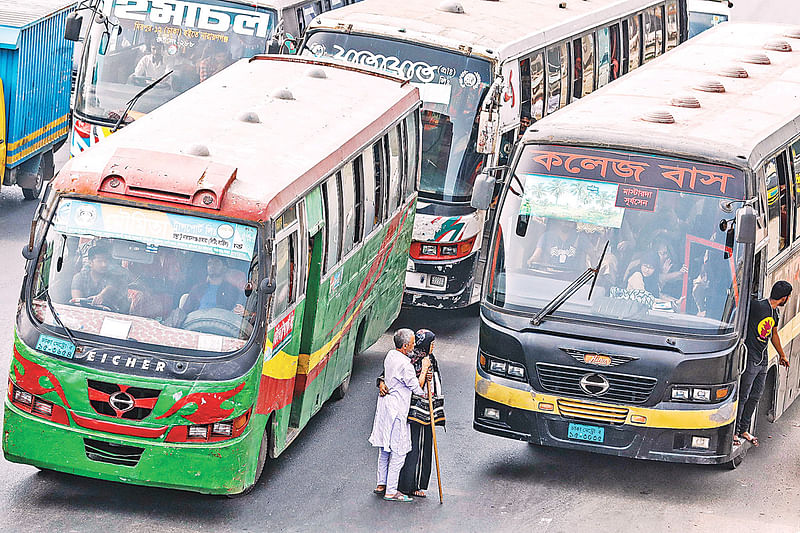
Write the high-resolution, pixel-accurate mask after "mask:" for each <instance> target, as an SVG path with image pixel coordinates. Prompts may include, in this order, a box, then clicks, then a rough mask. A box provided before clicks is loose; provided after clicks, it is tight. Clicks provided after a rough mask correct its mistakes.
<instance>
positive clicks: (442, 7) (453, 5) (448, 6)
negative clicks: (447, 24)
mask: <svg viewBox="0 0 800 533" xmlns="http://www.w3.org/2000/svg"><path fill="white" fill-rule="evenodd" d="M436 9H438V10H439V11H444V12H445V13H456V14H459V13H463V12H464V6H462V5H461V4H460V3H458V2H449V1H445V2H442V3H441V4H439V5H438V6H436Z"/></svg>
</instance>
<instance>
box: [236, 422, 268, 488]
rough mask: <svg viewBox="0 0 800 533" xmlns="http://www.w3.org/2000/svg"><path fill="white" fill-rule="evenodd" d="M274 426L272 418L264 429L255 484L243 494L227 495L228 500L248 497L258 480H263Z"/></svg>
mask: <svg viewBox="0 0 800 533" xmlns="http://www.w3.org/2000/svg"><path fill="white" fill-rule="evenodd" d="M271 425H272V418H270V419H269V420H267V427H266V428H264V434H263V435H262V436H261V446H260V447H259V449H258V463H256V477H255V478H254V479H253V484H252V485H250V486H249V487H246V488H245V489H244V490H243V491H242V492H237V493H236V494H226V495H225V496H227V497H228V498H231V499H233V498H241V497H242V496H247V495H248V494H250V493H251V492H253V489H254V488H255V487H256V484H257V483H258V480H259V479H260V478H261V474H262V473H263V472H264V465H265V464H266V463H267V454H268V453H269V445H270V440H271V437H270V426H271Z"/></svg>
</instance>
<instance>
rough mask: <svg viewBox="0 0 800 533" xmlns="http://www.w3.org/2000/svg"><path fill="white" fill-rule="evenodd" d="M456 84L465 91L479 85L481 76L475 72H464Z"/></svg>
mask: <svg viewBox="0 0 800 533" xmlns="http://www.w3.org/2000/svg"><path fill="white" fill-rule="evenodd" d="M458 83H459V84H460V85H461V86H462V87H464V88H467V89H472V88H473V87H477V86H478V85H480V84H481V75H480V74H478V73H477V72H469V71H466V70H465V71H464V72H462V73H461V75H460V76H459V77H458Z"/></svg>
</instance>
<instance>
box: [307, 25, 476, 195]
mask: <svg viewBox="0 0 800 533" xmlns="http://www.w3.org/2000/svg"><path fill="white" fill-rule="evenodd" d="M303 53H304V54H310V55H314V56H316V57H330V58H334V59H339V60H342V61H347V62H350V63H357V64H359V65H362V66H365V67H371V68H376V69H379V70H385V71H387V72H390V73H391V74H393V75H396V76H400V77H402V78H405V79H408V80H411V81H412V82H414V83H415V85H416V86H417V87H418V88H419V90H420V96H421V97H422V100H423V106H422V109H423V111H422V125H423V130H422V174H421V177H420V184H419V192H420V196H421V197H427V198H433V199H439V200H447V201H454V202H467V201H469V199H470V196H471V194H472V185H473V183H474V181H475V177H476V176H477V175H478V172H479V171H480V166H481V162H482V161H483V159H482V157H481V156H480V154H477V153H476V152H475V143H476V139H477V120H478V113H477V111H478V106H479V105H480V102H481V101H482V99H483V96H484V95H485V93H486V90H487V87H488V86H489V85H490V84H491V82H492V80H491V76H492V74H491V66H490V64H489V62H487V61H484V60H482V59H477V58H474V57H468V56H465V55H463V54H458V53H452V52H447V51H445V50H439V49H435V48H430V47H426V46H422V45H417V44H410V43H404V42H402V41H392V40H389V39H380V38H376V37H373V36H361V35H347V34H343V33H333V32H322V31H319V32H314V33H312V34H310V35H309V37H308V41H307V43H306V48H305V50H304V51H303Z"/></svg>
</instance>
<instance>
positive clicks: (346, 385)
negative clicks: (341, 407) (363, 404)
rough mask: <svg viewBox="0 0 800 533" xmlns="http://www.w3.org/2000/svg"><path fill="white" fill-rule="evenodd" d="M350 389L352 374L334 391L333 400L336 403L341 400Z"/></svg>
mask: <svg viewBox="0 0 800 533" xmlns="http://www.w3.org/2000/svg"><path fill="white" fill-rule="evenodd" d="M349 389H350V374H347V377H346V378H344V381H342V382H341V383H340V384H339V386H338V387H336V388H335V389H334V390H333V394H331V399H332V400H334V401H338V400H341V399H342V398H344V397H345V395H346V394H347V391H348V390H349Z"/></svg>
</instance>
